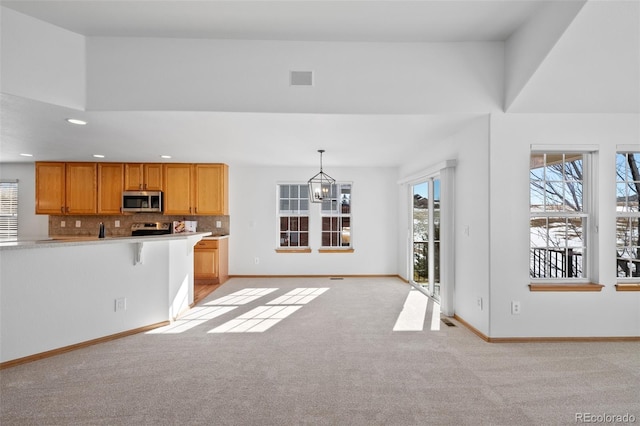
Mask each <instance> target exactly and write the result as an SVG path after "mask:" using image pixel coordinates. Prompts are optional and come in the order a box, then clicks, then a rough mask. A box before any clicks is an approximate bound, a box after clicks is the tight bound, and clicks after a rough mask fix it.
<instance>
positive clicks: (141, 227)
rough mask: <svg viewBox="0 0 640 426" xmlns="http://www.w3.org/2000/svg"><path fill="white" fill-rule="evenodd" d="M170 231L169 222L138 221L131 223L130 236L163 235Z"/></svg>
mask: <svg viewBox="0 0 640 426" xmlns="http://www.w3.org/2000/svg"><path fill="white" fill-rule="evenodd" d="M170 233H171V223H170V222H140V223H134V224H133V225H131V236H132V237H139V236H143V235H165V234H170Z"/></svg>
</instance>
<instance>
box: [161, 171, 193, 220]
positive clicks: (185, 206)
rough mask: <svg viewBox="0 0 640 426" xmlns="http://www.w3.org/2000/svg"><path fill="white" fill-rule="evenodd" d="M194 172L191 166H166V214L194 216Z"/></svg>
mask: <svg viewBox="0 0 640 426" xmlns="http://www.w3.org/2000/svg"><path fill="white" fill-rule="evenodd" d="M192 170H193V166H192V165H191V164H180V163H172V164H165V165H164V169H163V173H164V194H163V196H164V214H166V215H172V214H176V215H190V214H194V206H193V205H192V203H191V198H192V197H191V193H192V185H191V179H192V177H191V175H192V173H193V171H192Z"/></svg>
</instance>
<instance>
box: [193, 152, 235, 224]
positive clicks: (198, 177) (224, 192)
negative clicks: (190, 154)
mask: <svg viewBox="0 0 640 426" xmlns="http://www.w3.org/2000/svg"><path fill="white" fill-rule="evenodd" d="M193 169H194V172H193V176H194V179H193V181H194V182H193V191H194V192H193V193H194V200H193V204H194V213H195V214H198V215H226V214H229V195H228V194H229V191H228V186H229V167H228V166H227V165H226V164H196V165H194V166H193Z"/></svg>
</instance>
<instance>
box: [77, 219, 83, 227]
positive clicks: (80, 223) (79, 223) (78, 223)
mask: <svg viewBox="0 0 640 426" xmlns="http://www.w3.org/2000/svg"><path fill="white" fill-rule="evenodd" d="M80 226H82V222H80V221H79V220H76V228H80Z"/></svg>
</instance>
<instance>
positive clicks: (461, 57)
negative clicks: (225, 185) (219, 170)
mask: <svg viewBox="0 0 640 426" xmlns="http://www.w3.org/2000/svg"><path fill="white" fill-rule="evenodd" d="M503 47H504V46H503V43H501V42H491V43H490V42H486V43H347V42H340V43H332V42H290V41H250V40H195V39H166V38H164V39H157V38H155V39H154V38H116V37H110V38H105V37H89V38H88V39H87V75H88V86H87V87H88V88H87V104H88V107H89V108H90V109H95V110H187V111H192V110H195V111H200V110H210V111H234V112H295V113H302V112H313V113H376V114H377V113H392V114H398V113H430V112H435V113H442V112H486V111H495V110H500V108H501V105H502V77H503V53H504V49H503ZM291 70H298V71H313V72H314V86H313V87H291V86H289V72H290V71H291Z"/></svg>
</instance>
